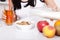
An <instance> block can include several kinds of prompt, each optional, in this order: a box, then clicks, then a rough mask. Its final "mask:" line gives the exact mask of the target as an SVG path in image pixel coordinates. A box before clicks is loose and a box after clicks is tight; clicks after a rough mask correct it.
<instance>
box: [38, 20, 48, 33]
mask: <svg viewBox="0 0 60 40" xmlns="http://www.w3.org/2000/svg"><path fill="white" fill-rule="evenodd" d="M46 25H49V23H48V22H47V21H39V22H38V23H37V27H38V30H39V31H40V32H42V29H43V27H44V26H46Z"/></svg>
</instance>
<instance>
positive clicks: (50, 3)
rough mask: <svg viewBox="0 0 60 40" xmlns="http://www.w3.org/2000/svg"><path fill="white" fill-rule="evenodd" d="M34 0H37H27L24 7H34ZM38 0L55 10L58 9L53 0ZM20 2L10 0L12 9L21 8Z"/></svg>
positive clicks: (18, 0)
mask: <svg viewBox="0 0 60 40" xmlns="http://www.w3.org/2000/svg"><path fill="white" fill-rule="evenodd" d="M36 1H37V0H27V2H28V3H27V4H26V5H25V6H24V7H27V6H29V5H30V6H32V7H35V5H36ZM40 1H41V2H44V3H45V4H46V5H47V6H48V7H49V8H52V9H53V10H55V11H56V10H57V9H58V7H57V6H56V4H55V2H54V0H40ZM21 2H22V0H12V3H13V6H14V10H16V9H21ZM25 3H26V2H25Z"/></svg>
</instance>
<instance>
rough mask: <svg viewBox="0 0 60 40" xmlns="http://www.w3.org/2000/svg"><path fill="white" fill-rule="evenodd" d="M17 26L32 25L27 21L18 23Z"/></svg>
mask: <svg viewBox="0 0 60 40" xmlns="http://www.w3.org/2000/svg"><path fill="white" fill-rule="evenodd" d="M17 24H19V25H30V23H29V22H27V21H22V22H18V23H17Z"/></svg>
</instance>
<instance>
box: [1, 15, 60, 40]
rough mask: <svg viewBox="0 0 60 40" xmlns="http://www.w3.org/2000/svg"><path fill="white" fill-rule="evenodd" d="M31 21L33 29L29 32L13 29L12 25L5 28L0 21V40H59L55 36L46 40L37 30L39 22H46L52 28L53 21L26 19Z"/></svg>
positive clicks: (36, 18)
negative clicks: (33, 24)
mask: <svg viewBox="0 0 60 40" xmlns="http://www.w3.org/2000/svg"><path fill="white" fill-rule="evenodd" d="M28 18H29V19H31V20H32V21H34V22H35V26H34V28H32V29H30V30H20V29H18V28H16V27H15V25H14V24H13V25H12V26H7V25H6V24H5V23H4V22H3V21H1V20H0V24H1V25H0V40H59V39H60V37H58V36H55V37H53V38H46V37H45V36H43V34H42V33H40V32H39V31H38V29H37V26H36V24H37V22H38V21H39V20H47V21H48V22H49V23H50V25H52V26H53V24H54V22H55V21H56V20H54V21H50V20H49V19H45V18H41V17H38V16H31V17H28Z"/></svg>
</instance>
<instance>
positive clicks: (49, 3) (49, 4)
mask: <svg viewBox="0 0 60 40" xmlns="http://www.w3.org/2000/svg"><path fill="white" fill-rule="evenodd" d="M44 1H45V3H46V5H47V7H49V8H52V10H54V11H59V10H60V9H59V8H58V7H57V5H56V3H55V2H54V0H44Z"/></svg>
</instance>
